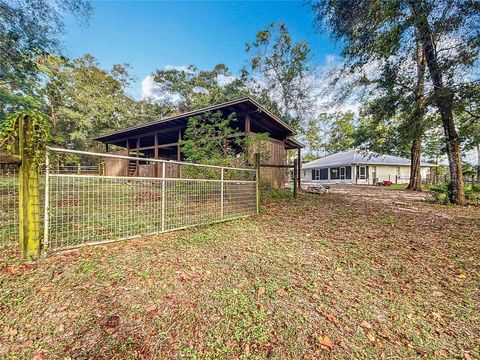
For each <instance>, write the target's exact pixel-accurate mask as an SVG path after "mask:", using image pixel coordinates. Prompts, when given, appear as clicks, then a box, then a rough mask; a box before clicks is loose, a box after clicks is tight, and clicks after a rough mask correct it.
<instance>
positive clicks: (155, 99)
mask: <svg viewBox="0 0 480 360" xmlns="http://www.w3.org/2000/svg"><path fill="white" fill-rule="evenodd" d="M142 100H146V101H148V102H151V103H161V102H164V101H165V100H169V101H171V102H173V103H177V102H179V101H180V97H179V96H178V95H174V94H171V93H169V92H167V91H165V90H163V89H162V87H161V86H160V85H158V84H157V83H155V80H154V78H153V76H151V75H149V76H147V77H145V78H144V79H143V80H142Z"/></svg>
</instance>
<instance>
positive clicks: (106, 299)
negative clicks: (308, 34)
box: [0, 188, 480, 360]
mask: <svg viewBox="0 0 480 360" xmlns="http://www.w3.org/2000/svg"><path fill="white" fill-rule="evenodd" d="M341 191H342V193H341V194H336V193H332V194H327V195H322V196H317V195H309V196H304V195H301V197H300V198H299V199H298V200H295V201H293V200H288V199H287V200H285V199H284V200H282V201H278V202H275V201H271V202H268V203H266V204H264V206H263V208H264V212H263V213H262V214H260V215H259V216H257V217H253V218H249V219H245V220H238V221H234V222H230V223H225V224H217V225H214V226H212V227H206V228H199V229H191V230H186V231H181V232H176V233H170V234H164V235H161V236H157V237H150V238H146V239H145V240H134V241H129V242H124V243H117V244H111V245H108V246H101V247H95V248H89V249H83V250H77V251H74V252H69V253H64V254H61V253H60V254H56V255H55V256H52V257H49V258H46V259H42V260H41V261H39V262H38V263H23V264H22V263H20V262H18V258H17V260H15V259H13V258H11V257H10V258H9V257H5V258H1V259H0V285H1V289H2V292H1V293H0V312H1V313H2V316H1V317H0V329H2V331H0V358H3V357H5V358H35V359H38V360H41V359H49V358H65V359H67V358H100V357H105V358H110V359H123V358H179V357H185V358H195V357H196V358H239V357H242V356H243V357H246V358H270V357H272V358H286V359H289V358H303V359H317V358H322V357H332V358H334V357H338V358H382V357H391V358H414V357H418V356H422V357H428V358H442V357H443V358H466V359H470V358H471V359H474V358H480V354H479V353H478V343H477V339H476V336H475V334H478V333H480V325H479V323H478V308H479V307H480V306H479V299H478V276H479V273H478V271H479V270H478V269H479V268H480V263H479V261H480V260H479V259H480V249H479V246H478V239H479V238H480V224H479V220H478V219H479V218H480V209H479V208H472V207H470V208H456V207H441V206H437V205H433V204H427V203H424V202H421V201H419V199H418V196H417V195H415V196H413V195H412V196H410V195H408V196H404V195H403V194H404V193H401V192H395V191H386V190H380V189H371V188H368V189H366V190H365V191H363V190H362V191H361V190H358V188H354V189H353V190H352V188H348V189H345V190H341ZM399 207H400V208H401V209H399ZM409 209H410V210H409ZM199 235H202V236H201V237H199ZM199 238H202V239H204V238H208V239H209V240H208V241H203V242H195V240H198V239H199ZM2 255H3V254H2ZM2 255H0V256H2ZM39 349H41V350H39Z"/></svg>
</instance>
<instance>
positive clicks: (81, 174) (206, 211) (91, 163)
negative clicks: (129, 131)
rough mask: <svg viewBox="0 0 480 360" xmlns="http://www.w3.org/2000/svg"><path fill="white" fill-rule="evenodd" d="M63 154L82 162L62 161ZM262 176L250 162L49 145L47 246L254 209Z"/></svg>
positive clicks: (100, 240)
mask: <svg viewBox="0 0 480 360" xmlns="http://www.w3.org/2000/svg"><path fill="white" fill-rule="evenodd" d="M66 162H70V163H78V165H76V166H69V167H66V166H60V165H58V164H65V163H66ZM119 162H120V163H122V162H123V166H118V165H119ZM92 169H94V170H92ZM118 169H126V170H125V171H124V170H118ZM115 171H117V172H118V171H120V173H118V174H116V173H114V172H115ZM122 171H124V173H122ZM112 172H113V173H114V174H112ZM132 175H133V176H132ZM257 176H258V173H257V171H256V170H255V169H253V168H233V167H222V166H212V165H200V164H192V163H186V162H179V161H165V160H157V159H147V158H141V157H131V156H126V155H125V156H123V155H113V154H101V153H91V152H83V151H75V150H66V149H57V148H49V149H48V152H47V161H46V168H45V206H44V209H45V211H44V225H45V226H44V236H43V247H44V249H45V248H48V249H65V248H71V247H78V246H82V245H87V244H99V243H104V242H110V241H116V240H121V239H128V238H133V237H139V236H142V235H149V234H156V233H161V232H166V231H171V230H176V229H182V228H186V227H191V226H197V225H202V224H209V223H214V222H219V221H225V220H230V219H235V218H239V217H244V216H248V215H252V214H255V213H257V212H258V202H257V201H258V199H257V188H258V187H257Z"/></svg>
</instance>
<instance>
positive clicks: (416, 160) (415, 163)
mask: <svg viewBox="0 0 480 360" xmlns="http://www.w3.org/2000/svg"><path fill="white" fill-rule="evenodd" d="M421 149H422V139H421V138H416V139H414V140H413V142H412V149H411V163H410V182H409V183H408V186H407V189H408V190H412V191H422V174H421V173H420V154H421Z"/></svg>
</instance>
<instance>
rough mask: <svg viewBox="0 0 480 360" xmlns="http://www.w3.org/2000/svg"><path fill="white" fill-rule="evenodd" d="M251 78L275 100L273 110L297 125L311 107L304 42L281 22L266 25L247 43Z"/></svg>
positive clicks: (310, 70) (310, 68)
mask: <svg viewBox="0 0 480 360" xmlns="http://www.w3.org/2000/svg"><path fill="white" fill-rule="evenodd" d="M246 50H247V53H251V54H252V57H251V59H250V69H251V71H252V75H253V77H252V80H253V81H254V82H256V85H257V87H258V88H259V89H263V91H264V92H265V93H266V94H267V95H268V97H269V98H270V99H272V100H274V101H275V103H276V105H277V112H278V113H279V115H280V116H281V117H282V118H283V119H284V120H285V121H286V122H288V123H290V124H291V125H293V126H295V127H299V125H300V122H301V120H302V119H303V118H304V117H306V115H307V114H308V113H309V111H310V110H311V108H312V87H311V81H312V80H313V79H312V77H311V75H312V70H313V69H312V67H311V65H310V47H309V46H308V44H307V42H306V41H299V42H294V41H293V39H292V37H291V35H290V32H289V31H288V29H287V27H286V26H285V24H279V25H275V24H270V25H268V26H267V27H266V28H265V29H263V30H260V31H258V32H257V35H256V37H255V40H254V41H253V42H252V43H247V48H246Z"/></svg>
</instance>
